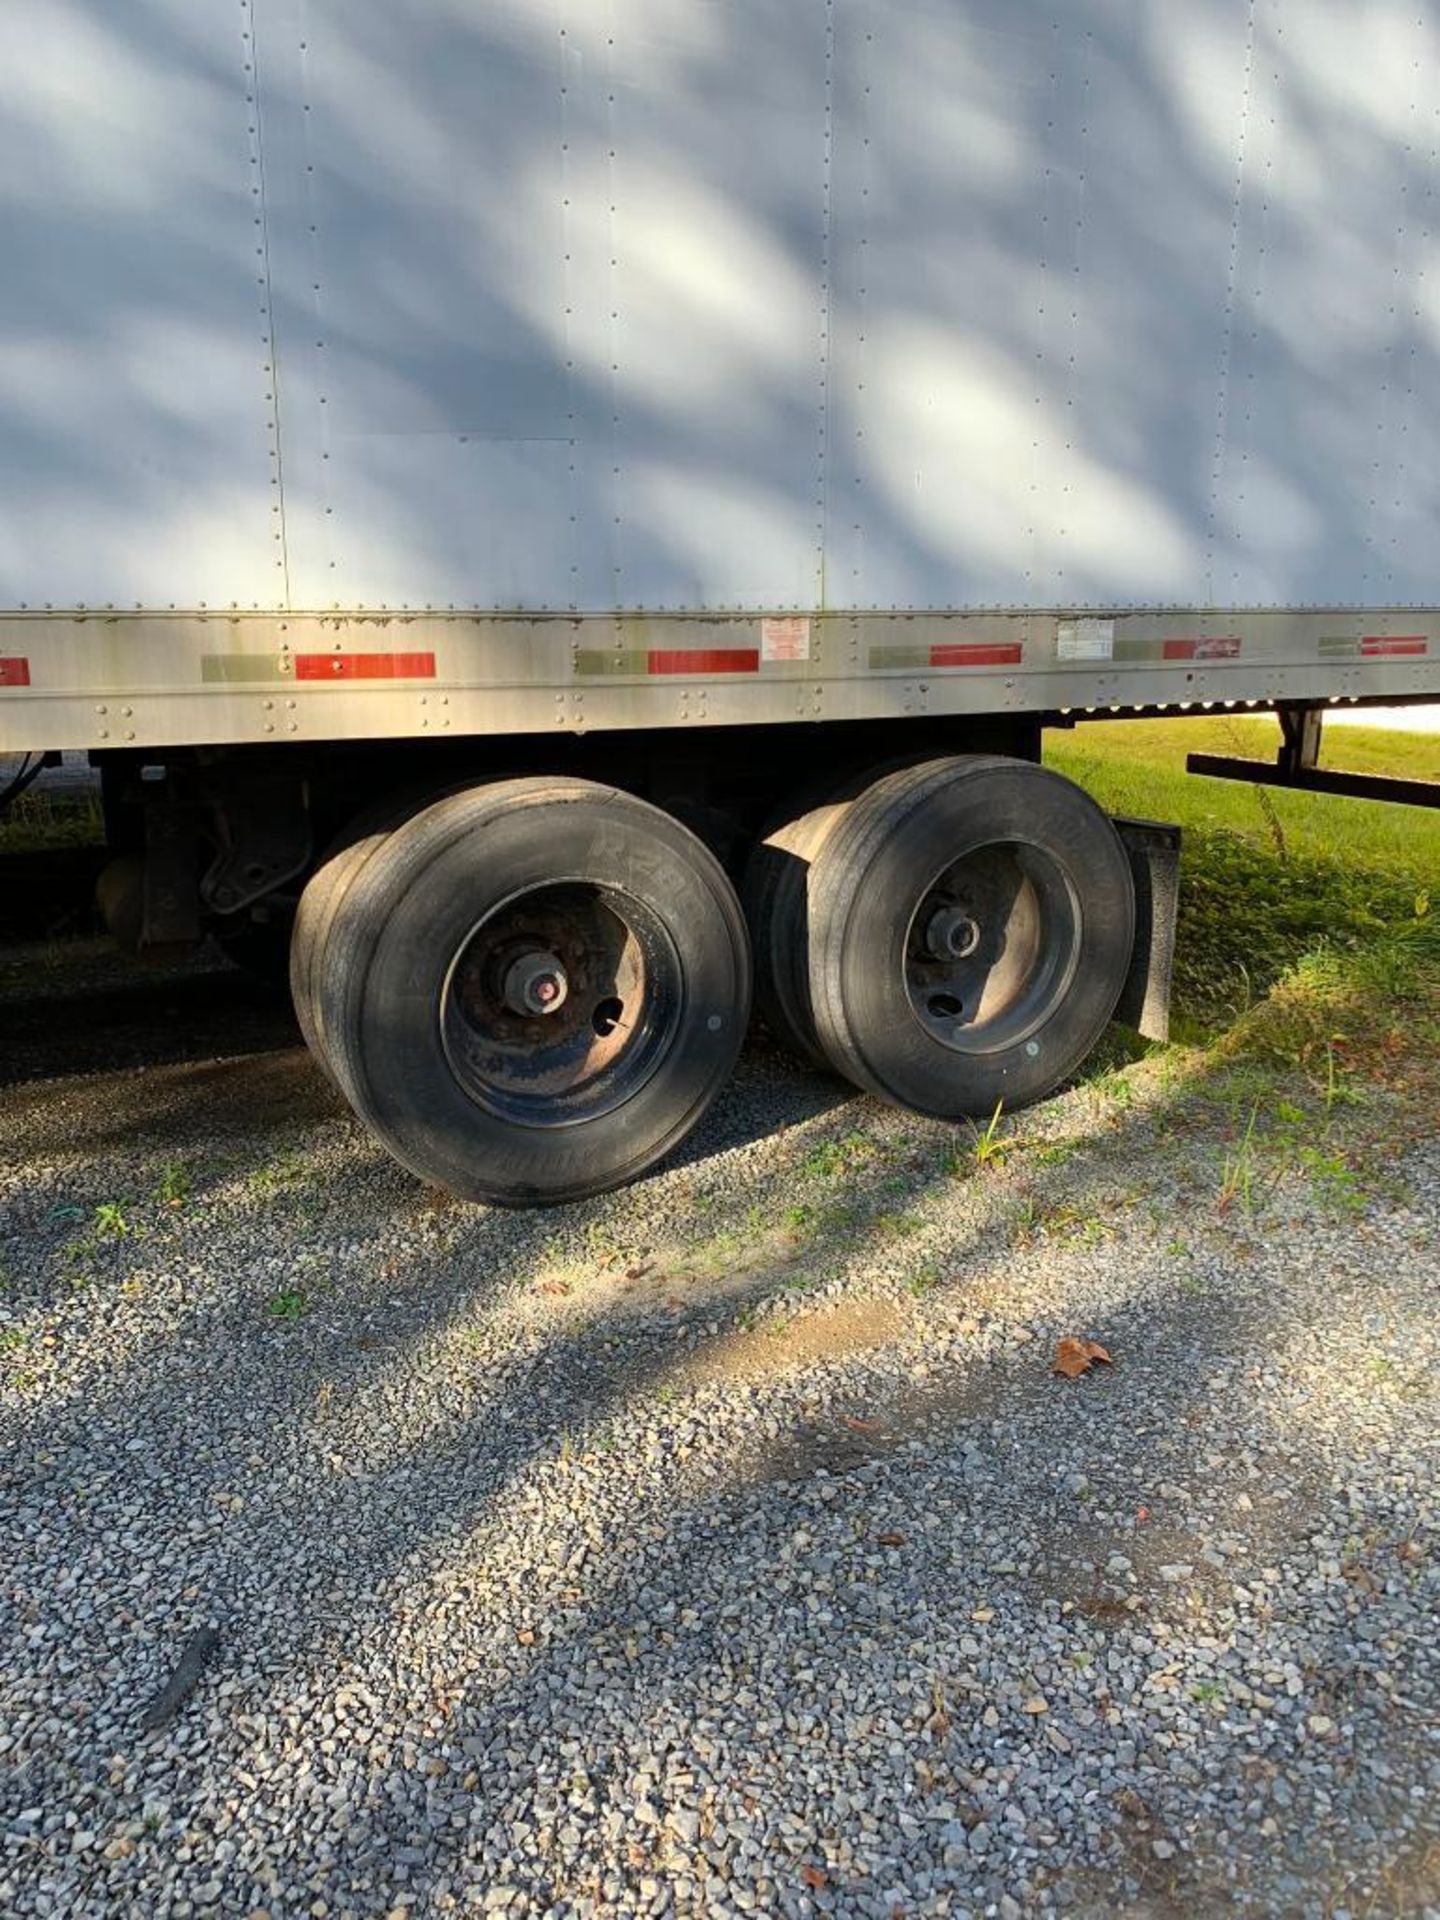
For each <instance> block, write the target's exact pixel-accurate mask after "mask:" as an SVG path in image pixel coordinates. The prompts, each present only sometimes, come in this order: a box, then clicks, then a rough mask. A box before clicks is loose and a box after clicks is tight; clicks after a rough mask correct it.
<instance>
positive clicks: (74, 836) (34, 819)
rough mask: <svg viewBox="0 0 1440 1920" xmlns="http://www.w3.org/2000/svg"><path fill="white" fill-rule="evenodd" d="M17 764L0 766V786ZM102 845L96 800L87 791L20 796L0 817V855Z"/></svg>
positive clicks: (102, 828) (102, 830) (11, 761)
mask: <svg viewBox="0 0 1440 1920" xmlns="http://www.w3.org/2000/svg"><path fill="white" fill-rule="evenodd" d="M18 764H19V762H18V761H17V760H15V759H14V758H13V757H12V756H6V758H5V761H4V764H3V765H0V786H3V785H4V783H5V781H6V780H7V779H8V778H9V777H10V775H11V774H13V773H14V771H15V769H16V767H17V766H18ZM104 842H105V822H104V818H103V816H102V814H101V812H100V796H99V794H98V793H97V792H96V791H95V790H94V789H93V788H90V787H84V788H81V789H80V790H79V791H76V790H75V789H73V788H61V789H58V790H56V791H47V790H45V789H44V785H43V781H42V784H41V791H39V792H35V791H31V792H29V793H22V794H21V795H20V797H19V798H18V799H17V800H14V801H12V802H11V804H10V805H9V806H8V807H7V808H6V810H5V812H4V814H3V816H0V853H45V852H48V851H50V850H51V849H53V848H57V847H98V846H103V845H104Z"/></svg>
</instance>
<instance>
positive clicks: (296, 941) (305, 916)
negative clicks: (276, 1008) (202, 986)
mask: <svg viewBox="0 0 1440 1920" xmlns="http://www.w3.org/2000/svg"><path fill="white" fill-rule="evenodd" d="M389 831H390V829H389V828H388V827H384V828H381V829H379V830H377V831H374V832H367V831H365V830H364V829H363V827H359V828H357V830H356V832H355V833H353V834H350V833H347V834H345V835H342V836H341V838H340V839H339V840H338V841H337V842H336V843H335V844H334V845H333V846H332V847H331V849H330V851H329V852H328V853H327V854H326V856H325V858H324V859H323V860H322V861H321V863H320V865H319V866H318V867H317V868H316V869H315V871H314V873H312V874H311V876H310V878H309V880H308V881H306V883H305V890H304V892H303V893H302V894H301V895H300V905H299V908H298V909H297V911H296V914H295V925H294V929H293V930H292V932H291V936H290V998H291V1001H292V1002H293V1004H294V1007H295V1018H296V1020H297V1021H298V1022H299V1024H300V1031H301V1033H302V1035H303V1036H304V1039H305V1044H306V1046H307V1047H309V1049H310V1051H311V1053H312V1054H313V1055H314V1058H315V1061H316V1064H317V1065H318V1066H319V1067H320V1069H321V1071H322V1072H323V1073H324V1074H325V1076H326V1077H327V1079H330V1080H334V1079H335V1070H334V1068H333V1067H332V1065H331V1063H330V1056H329V1051H328V1049H327V1047H326V1043H325V1010H324V1007H323V1005H322V1004H321V1001H320V998H319V992H318V987H319V979H320V956H321V955H322V954H323V952H324V950H325V943H326V941H327V940H328V939H329V936H330V928H331V927H332V925H333V924H334V920H335V915H336V913H337V911H338V910H339V907H340V903H341V901H342V900H344V898H345V895H346V894H347V893H348V892H349V890H350V886H351V883H352V882H353V881H354V879H355V876H356V875H357V874H358V873H359V872H360V870H361V868H362V867H363V866H364V865H365V862H366V861H367V860H368V859H369V858H370V856H371V854H372V853H374V851H375V849H376V848H377V847H378V846H380V845H382V844H383V842H384V841H385V839H386V837H387V835H388V833H389Z"/></svg>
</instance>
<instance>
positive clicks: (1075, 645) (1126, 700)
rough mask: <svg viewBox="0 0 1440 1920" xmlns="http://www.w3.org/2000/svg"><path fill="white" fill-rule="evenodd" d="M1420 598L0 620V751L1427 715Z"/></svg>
mask: <svg viewBox="0 0 1440 1920" xmlns="http://www.w3.org/2000/svg"><path fill="white" fill-rule="evenodd" d="M1437 661H1440V610H1437V608H1436V607H1435V606H1434V605H1426V606H1418V607H1409V608H1401V607H1395V606H1391V607H1384V608H1375V609H1368V610H1367V609H1365V608H1357V607H1353V606H1345V607H1334V608H1330V609H1325V608H1322V607H1306V608H1288V609H1287V608H1277V607H1273V606H1271V607H1264V608H1255V607H1240V608H1230V609H1226V608H1220V607H1214V606H1199V607H1197V606H1189V607H1186V606H1174V607H1169V608H1145V609H1135V608H1119V609H1116V610H1114V611H1109V612H1107V611H1102V610H1093V609H1092V610H1089V611H1082V612H1079V613H1075V612H1066V611H1064V610H1063V609H1062V610H1059V611H1056V610H1054V609H1049V610H1047V609H1040V608H1030V609H1024V608H1013V609H1009V610H1002V611H993V612H977V611H963V610H958V609H955V608H952V609H949V610H946V609H943V608H937V609H934V610H930V611H922V612H911V613H906V612H901V611H883V610H881V611H854V612H835V611H832V612H823V613H821V612H817V613H813V614H811V613H800V614H795V613H783V614H779V615H769V614H765V613H724V614H706V615H703V616H702V615H693V614H692V615H684V614H666V613H637V614H625V615H611V614H583V615H582V614H579V613H573V614H549V615H526V616H520V615H504V614H487V613H479V612H475V613H463V612H462V613H457V612H454V611H450V612H441V611H437V610H432V609H426V610H424V611H419V610H406V611H404V612H403V613H397V612H394V611H387V612H379V613H377V612H373V611H372V612H369V613H363V612H355V611H344V610H340V609H336V610H334V611H332V612H329V613H285V614H276V613H264V612H260V611H247V610H243V609H239V608H236V609H234V610H231V611H228V612H225V611H220V610H210V611H203V610H202V611H195V612H170V613H164V612H158V611H148V612H147V611H141V610H136V611H134V612H120V611H115V610H113V609H112V610H111V611H109V612H106V613H104V614H103V615H101V614H94V613H74V612H55V613H3V612H0V669H4V671H3V672H0V752H27V751H34V750H41V749H47V750H48V749H56V748H70V749H79V748H85V749H91V750H97V751H106V752H115V751H128V750H141V751H159V750H161V749H164V748H174V747H188V746H196V745H207V746H217V745H243V744H250V745H255V746H265V747H268V748H274V747H277V746H306V745H311V746H313V745H314V744H316V743H319V742H327V741H347V740H355V741H363V740H410V741H420V742H437V743H445V742H451V743H453V742H454V741H456V740H457V739H461V738H464V737H470V736H484V735H499V736H504V735H529V736H534V737H537V738H540V739H543V738H544V737H546V736H549V737H552V738H554V737H556V736H569V735H575V734H584V733H591V734H594V733H603V732H606V731H612V730H619V731H631V730H635V729H641V728H658V729H673V730H675V731H676V732H677V734H683V733H685V732H687V731H688V732H699V731H702V730H703V729H705V728H707V727H744V726H755V725H764V726H781V725H789V726H794V725H796V724H797V723H805V724H807V725H814V724H817V723H825V722H834V723H847V722H848V723H855V722H861V721H890V722H900V721H906V720H909V721H918V720H921V719H923V718H925V717H926V716H929V717H930V718H931V719H935V718H943V717H945V716H955V717H965V716H969V717H972V718H973V717H975V716H980V715H988V716H994V717H996V718H997V719H1001V718H1004V717H1007V716H1008V717H1011V718H1013V717H1016V716H1025V715H1035V714H1040V713H1056V714H1068V713H1085V712H1090V711H1097V710H1106V709H1115V710H1117V711H1118V710H1121V709H1132V708H1133V709H1154V708H1162V707H1170V706H1179V705H1183V704H1189V705H1193V706H1196V707H1200V706H1202V705H1204V704H1206V703H1213V704H1225V703H1236V704H1242V705H1243V704H1244V703H1246V702H1260V703H1263V704H1267V705H1269V704H1273V703H1274V702H1276V701H1277V700H1300V701H1319V702H1325V701H1330V700H1363V699H1372V700H1373V699H1390V700H1407V699H1424V698H1427V697H1428V698H1431V699H1433V698H1434V697H1435V696H1436V695H1437V693H1440V678H1437Z"/></svg>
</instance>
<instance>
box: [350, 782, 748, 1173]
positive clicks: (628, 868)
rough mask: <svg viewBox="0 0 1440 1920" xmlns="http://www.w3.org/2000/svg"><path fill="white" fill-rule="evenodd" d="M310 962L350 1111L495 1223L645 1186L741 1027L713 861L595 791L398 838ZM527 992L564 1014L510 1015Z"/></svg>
mask: <svg viewBox="0 0 1440 1920" xmlns="http://www.w3.org/2000/svg"><path fill="white" fill-rule="evenodd" d="M316 958H317V963H318V974H317V977H316V979H315V983H314V988H313V993H314V998H315V1001H316V1003H317V1004H318V1007H319V1009H320V1014H321V1021H320V1025H321V1031H322V1033H323V1044H324V1047H325V1049H326V1051H327V1052H328V1055H329V1058H330V1063H331V1066H332V1068H333V1070H334V1073H335V1077H336V1079H337V1081H338V1083H339V1085H340V1086H341V1089H342V1090H343V1091H344V1093H345V1094H346V1096H347V1097H348V1098H349V1100H350V1102H351V1104H352V1105H353V1106H354V1108H355V1110H356V1112H357V1113H358V1114H359V1115H360V1117H361V1118H362V1119H363V1120H364V1121H365V1122H366V1123H367V1125H369V1127H370V1128H371V1129H372V1131H373V1132H374V1133H375V1134H376V1135H377V1136H378V1137H379V1139H380V1140H381V1141H382V1142H383V1143H384V1145H385V1146H386V1147H388V1148H389V1150H390V1151H391V1153H393V1154H394V1156H395V1158H396V1159H397V1160H399V1161H401V1163H402V1164H403V1165H405V1166H407V1167H409V1168H410V1169H411V1171H412V1172H414V1173H416V1174H418V1175H419V1176H420V1178H422V1179H424V1180H427V1181H430V1182H432V1183H434V1184H435V1185H438V1186H441V1187H444V1188H446V1189H447V1190H448V1191H449V1192H451V1193H454V1194H456V1195H458V1196H459V1197H461V1198H462V1199H469V1200H486V1201H492V1202H495V1203H498V1204H500V1205H503V1206H528V1205H540V1204H545V1203H548V1202H554V1201H561V1200H574V1199H580V1198H583V1197H584V1196H586V1195H589V1194H594V1193H603V1192H605V1191H607V1190H608V1189H610V1188H612V1187H617V1186H621V1185H623V1184H625V1183H626V1182H627V1181H630V1180H633V1179H635V1178H636V1177H637V1176H638V1175H639V1174H641V1173H643V1172H645V1171H646V1169H647V1168H649V1167H651V1166H653V1165H654V1164H655V1162H656V1161H658V1160H660V1159H661V1158H662V1157H663V1156H664V1155H665V1154H666V1153H668V1152H669V1151H670V1150H671V1149H672V1148H673V1147H675V1146H676V1145H678V1143H679V1142H680V1141H681V1140H682V1139H683V1138H684V1137H685V1135H686V1134H687V1133H688V1132H689V1131H690V1129H691V1128H692V1127H693V1126H694V1125H695V1123H696V1122H697V1121H698V1120H699V1119H700V1117H701V1116H702V1115H703V1113H704V1112H705V1110H706V1108H707V1107H708V1106H709V1105H710V1103H711V1101H712V1100H713V1099H714V1097H715V1095H716V1094H717V1093H718V1092H719V1090H720V1088H721V1087H722V1086H723V1085H724V1083H725V1081H726V1080H727V1078H728V1077H729V1074H730V1071H731V1069H732V1067H733V1066H734V1063H735V1058H736V1055H737V1054H738V1052H739V1049H740V1045H741V1042H742V1040H743V1038H744V1033H745V1025H746V1021H747V1019H748V1016H749V1007H750V953H749V945H748V942H747V939H746V934H745V923H744V917H743V915H742V914H741V912H740V906H739V902H738V901H737V900H736V898H735V893H734V889H733V888H732V887H731V885H730V882H729V880H728V879H727V878H726V876H725V874H724V871H723V870H722V868H721V867H720V865H719V863H718V861H716V859H715V858H714V856H713V855H712V854H711V853H709V852H708V851H707V849H706V848H705V847H704V846H702V844H701V843H700V842H699V841H698V840H697V839H696V838H695V836H694V835H693V834H691V833H690V832H689V831H688V830H687V829H686V828H684V827H683V826H681V825H680V823H679V822H678V821H676V820H674V819H672V818H671V817H670V816H669V815H668V814H665V813H662V812H661V811H660V810H659V809H658V808H655V807H652V806H649V805H647V804H646V803H645V802H643V801H640V800H637V799H635V798H634V797H633V796H631V795H629V794H625V793H620V792H617V791H615V790H614V789H612V788H608V787H602V786H597V785H594V784H592V783H590V782H588V781H582V780H553V779H528V780H507V781H501V782H496V783H495V784H493V785H489V786H484V787H480V788H476V789H472V790H471V791H469V792H465V793H459V794H452V795H450V796H448V797H447V798H445V799H443V800H440V801H438V802H437V803H436V804H434V805H433V806H430V807H428V808H426V809H425V810H424V812H422V813H420V814H418V815H416V816H415V817H414V818H412V819H409V820H407V821H405V822H403V823H402V824H401V825H400V826H398V827H396V828H395V829H394V830H393V831H392V832H390V833H389V834H388V835H386V836H384V838H383V839H382V840H381V842H380V844H379V845H378V846H376V847H374V848H372V849H371V850H370V852H369V854H368V856H367V857H365V858H364V859H363V860H360V861H358V862H357V863H356V864H355V865H354V867H353V870H352V871H351V872H350V874H349V878H348V883H347V884H346V885H345V887H344V892H343V897H342V898H340V899H339V900H338V902H337V903H336V905H335V907H334V911H333V914H332V915H331V917H330V924H329V928H328V932H327V935H326V937H325V939H324V941H323V943H321V944H320V946H319V947H318V950H317V956H316ZM517 977H518V978H519V979H520V980H521V982H522V985H523V992H524V993H525V994H527V995H528V994H530V993H531V992H532V991H533V992H534V993H536V994H550V995H551V996H552V1003H551V1004H549V1005H541V1004H539V1003H538V1002H537V1003H536V1004H534V1005H530V1004H529V1003H528V1002H525V1001H517V1000H516V999H515V998H514V997H513V996H514V994H516V993H519V992H521V991H522V988H521V987H518V986H516V985H515V981H516V979H517ZM555 996H558V997H555Z"/></svg>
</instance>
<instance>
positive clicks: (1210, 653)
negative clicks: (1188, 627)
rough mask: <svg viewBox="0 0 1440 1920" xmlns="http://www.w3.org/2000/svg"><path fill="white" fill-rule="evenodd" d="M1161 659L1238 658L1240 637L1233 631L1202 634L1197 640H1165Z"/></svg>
mask: <svg viewBox="0 0 1440 1920" xmlns="http://www.w3.org/2000/svg"><path fill="white" fill-rule="evenodd" d="M1160 657H1161V659H1162V660H1238V659H1239V658H1240V638H1239V635H1238V634H1234V633H1219V634H1213V633H1212V634H1202V635H1201V637H1200V638H1199V639H1198V640H1166V641H1165V642H1164V643H1163V645H1162V647H1161V649H1160Z"/></svg>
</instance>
